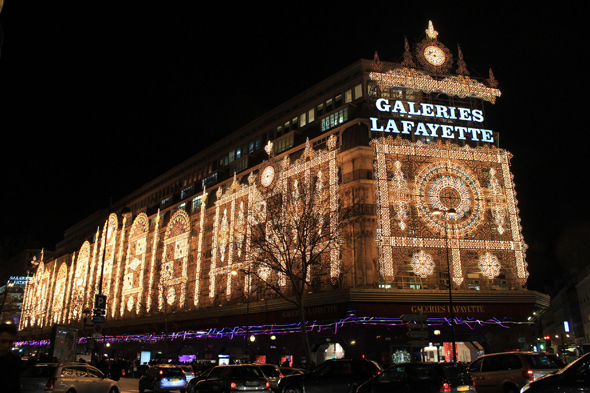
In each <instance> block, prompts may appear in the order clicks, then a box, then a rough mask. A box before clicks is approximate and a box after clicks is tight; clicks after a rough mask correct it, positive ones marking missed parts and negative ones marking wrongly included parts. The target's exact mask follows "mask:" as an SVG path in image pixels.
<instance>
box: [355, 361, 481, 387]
mask: <svg viewBox="0 0 590 393" xmlns="http://www.w3.org/2000/svg"><path fill="white" fill-rule="evenodd" d="M357 392H358V393H385V392H388V393H389V392H399V393H433V392H437V393H438V392H475V385H474V384H473V380H472V379H471V375H469V373H468V372H467V368H466V367H465V366H463V365H462V364H461V363H400V364H395V365H393V366H390V367H388V368H386V369H385V370H384V371H383V372H381V373H379V374H377V375H375V376H374V377H373V378H371V379H370V380H368V381H367V382H365V383H364V384H362V385H361V386H359V388H358V389H357Z"/></svg>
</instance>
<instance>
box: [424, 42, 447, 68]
mask: <svg viewBox="0 0 590 393" xmlns="http://www.w3.org/2000/svg"><path fill="white" fill-rule="evenodd" d="M424 57H425V58H426V61H428V62H429V63H430V64H432V65H433V66H440V65H442V64H443V63H444V62H445V60H446V56H445V52H444V51H443V50H442V49H441V48H439V47H438V46H434V45H430V46H427V47H426V49H424Z"/></svg>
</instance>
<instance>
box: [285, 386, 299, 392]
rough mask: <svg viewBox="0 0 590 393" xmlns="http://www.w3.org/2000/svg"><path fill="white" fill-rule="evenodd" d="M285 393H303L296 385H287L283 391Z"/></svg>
mask: <svg viewBox="0 0 590 393" xmlns="http://www.w3.org/2000/svg"><path fill="white" fill-rule="evenodd" d="M283 393H301V389H299V388H298V387H297V386H295V385H287V386H285V388H284V389H283Z"/></svg>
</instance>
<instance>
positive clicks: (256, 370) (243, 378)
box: [189, 364, 272, 393]
mask: <svg viewBox="0 0 590 393" xmlns="http://www.w3.org/2000/svg"><path fill="white" fill-rule="evenodd" d="M195 380H196V378H195V379H193V381H195ZM189 386H190V387H189V389H190V390H189V391H190V393H211V392H216V393H217V392H219V393H221V392H223V393H229V392H258V393H271V392H272V391H271V388H270V382H268V379H267V378H266V376H265V375H264V373H263V372H262V370H261V369H260V367H258V366H257V365H253V364H238V365H224V366H216V367H213V368H212V369H211V370H210V371H209V372H208V373H206V374H203V376H201V380H199V381H197V382H196V383H195V384H194V385H193V384H192V383H191V384H189Z"/></svg>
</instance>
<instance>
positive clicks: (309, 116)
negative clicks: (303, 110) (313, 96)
mask: <svg viewBox="0 0 590 393" xmlns="http://www.w3.org/2000/svg"><path fill="white" fill-rule="evenodd" d="M314 120H315V112H314V111H313V108H312V109H310V110H309V111H308V112H307V122H308V123H313V121H314Z"/></svg>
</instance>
